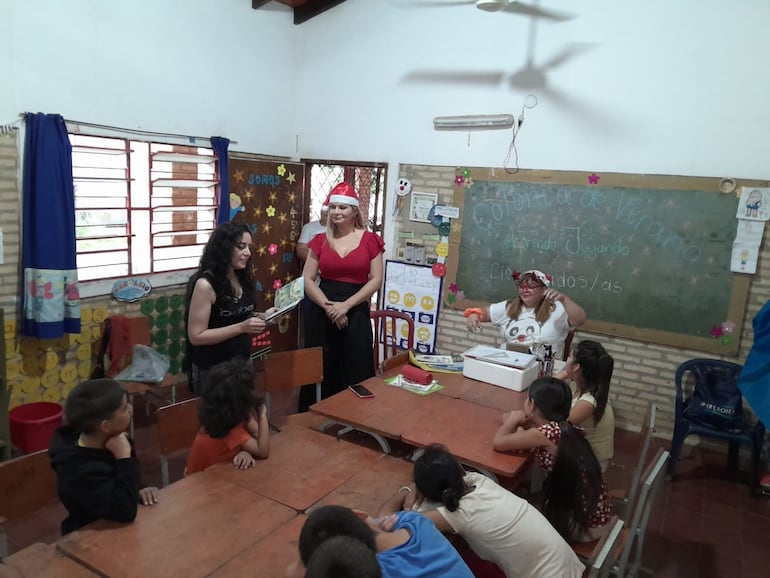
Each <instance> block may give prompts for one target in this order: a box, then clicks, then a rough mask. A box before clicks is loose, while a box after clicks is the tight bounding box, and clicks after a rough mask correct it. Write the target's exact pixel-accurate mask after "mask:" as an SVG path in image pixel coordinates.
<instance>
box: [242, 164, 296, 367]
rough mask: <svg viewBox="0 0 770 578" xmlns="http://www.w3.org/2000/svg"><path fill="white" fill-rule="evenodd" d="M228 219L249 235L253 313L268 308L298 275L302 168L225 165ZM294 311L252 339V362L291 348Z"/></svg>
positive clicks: (275, 165)
mask: <svg viewBox="0 0 770 578" xmlns="http://www.w3.org/2000/svg"><path fill="white" fill-rule="evenodd" d="M229 171H230V175H229V176H230V191H229V193H230V219H231V220H232V221H233V222H235V223H243V224H245V225H246V226H247V227H248V228H249V231H250V232H251V239H252V246H251V263H252V273H253V275H254V281H255V289H256V295H257V304H256V305H257V311H265V310H266V309H268V308H270V307H272V306H273V304H274V300H275V292H276V290H278V289H280V288H281V287H283V286H284V285H286V284H288V283H290V282H291V281H293V280H294V279H296V278H297V277H299V276H300V275H301V271H300V268H299V263H298V262H297V258H296V255H295V253H294V250H295V248H296V243H297V239H298V238H299V233H300V230H301V229H302V202H303V193H302V191H303V187H304V182H305V166H304V165H303V164H300V163H290V162H275V161H257V160H254V161H251V160H242V159H230V163H229ZM297 311H298V310H297V309H295V310H294V311H292V312H290V313H287V314H286V315H284V316H282V317H281V318H280V321H279V322H278V325H277V326H274V327H271V328H270V329H269V330H268V331H265V332H264V333H263V334H261V335H258V336H256V337H254V338H253V339H252V357H253V358H256V359H259V358H262V357H264V356H265V355H267V354H268V353H269V352H270V351H287V350H290V349H296V348H297V336H298V332H299V323H298V320H297Z"/></svg>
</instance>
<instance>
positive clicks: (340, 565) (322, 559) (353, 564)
mask: <svg viewBox="0 0 770 578" xmlns="http://www.w3.org/2000/svg"><path fill="white" fill-rule="evenodd" d="M374 548H375V546H374V544H372V546H371V547H369V546H367V545H366V544H364V543H363V542H362V541H361V540H358V539H356V538H351V537H350V536H334V537H333V538H329V539H328V540H324V541H323V542H322V543H321V545H320V546H318V547H317V548H316V549H315V552H313V555H312V556H310V560H309V561H308V564H307V569H306V570H305V578H382V572H380V565H379V563H378V562H377V556H376V554H377V551H376V550H375V549H374Z"/></svg>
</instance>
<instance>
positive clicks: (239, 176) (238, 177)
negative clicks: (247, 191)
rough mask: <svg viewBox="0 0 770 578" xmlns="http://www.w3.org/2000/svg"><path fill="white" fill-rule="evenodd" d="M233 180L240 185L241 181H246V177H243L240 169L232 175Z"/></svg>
mask: <svg viewBox="0 0 770 578" xmlns="http://www.w3.org/2000/svg"><path fill="white" fill-rule="evenodd" d="M233 179H235V180H236V181H238V182H239V183H242V182H243V181H245V180H246V177H245V176H244V175H243V171H242V170H241V169H238V170H237V171H235V173H233Z"/></svg>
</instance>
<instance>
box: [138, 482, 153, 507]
mask: <svg viewBox="0 0 770 578" xmlns="http://www.w3.org/2000/svg"><path fill="white" fill-rule="evenodd" d="M139 502H140V503H141V504H143V505H145V506H154V505H155V504H157V503H158V488H156V487H155V486H148V487H146V488H142V489H141V490H139Z"/></svg>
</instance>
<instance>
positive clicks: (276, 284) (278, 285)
mask: <svg viewBox="0 0 770 578" xmlns="http://www.w3.org/2000/svg"><path fill="white" fill-rule="evenodd" d="M281 287H283V281H281V280H280V279H276V280H275V281H273V289H275V290H276V291H277V290H278V289H280V288H281Z"/></svg>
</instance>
